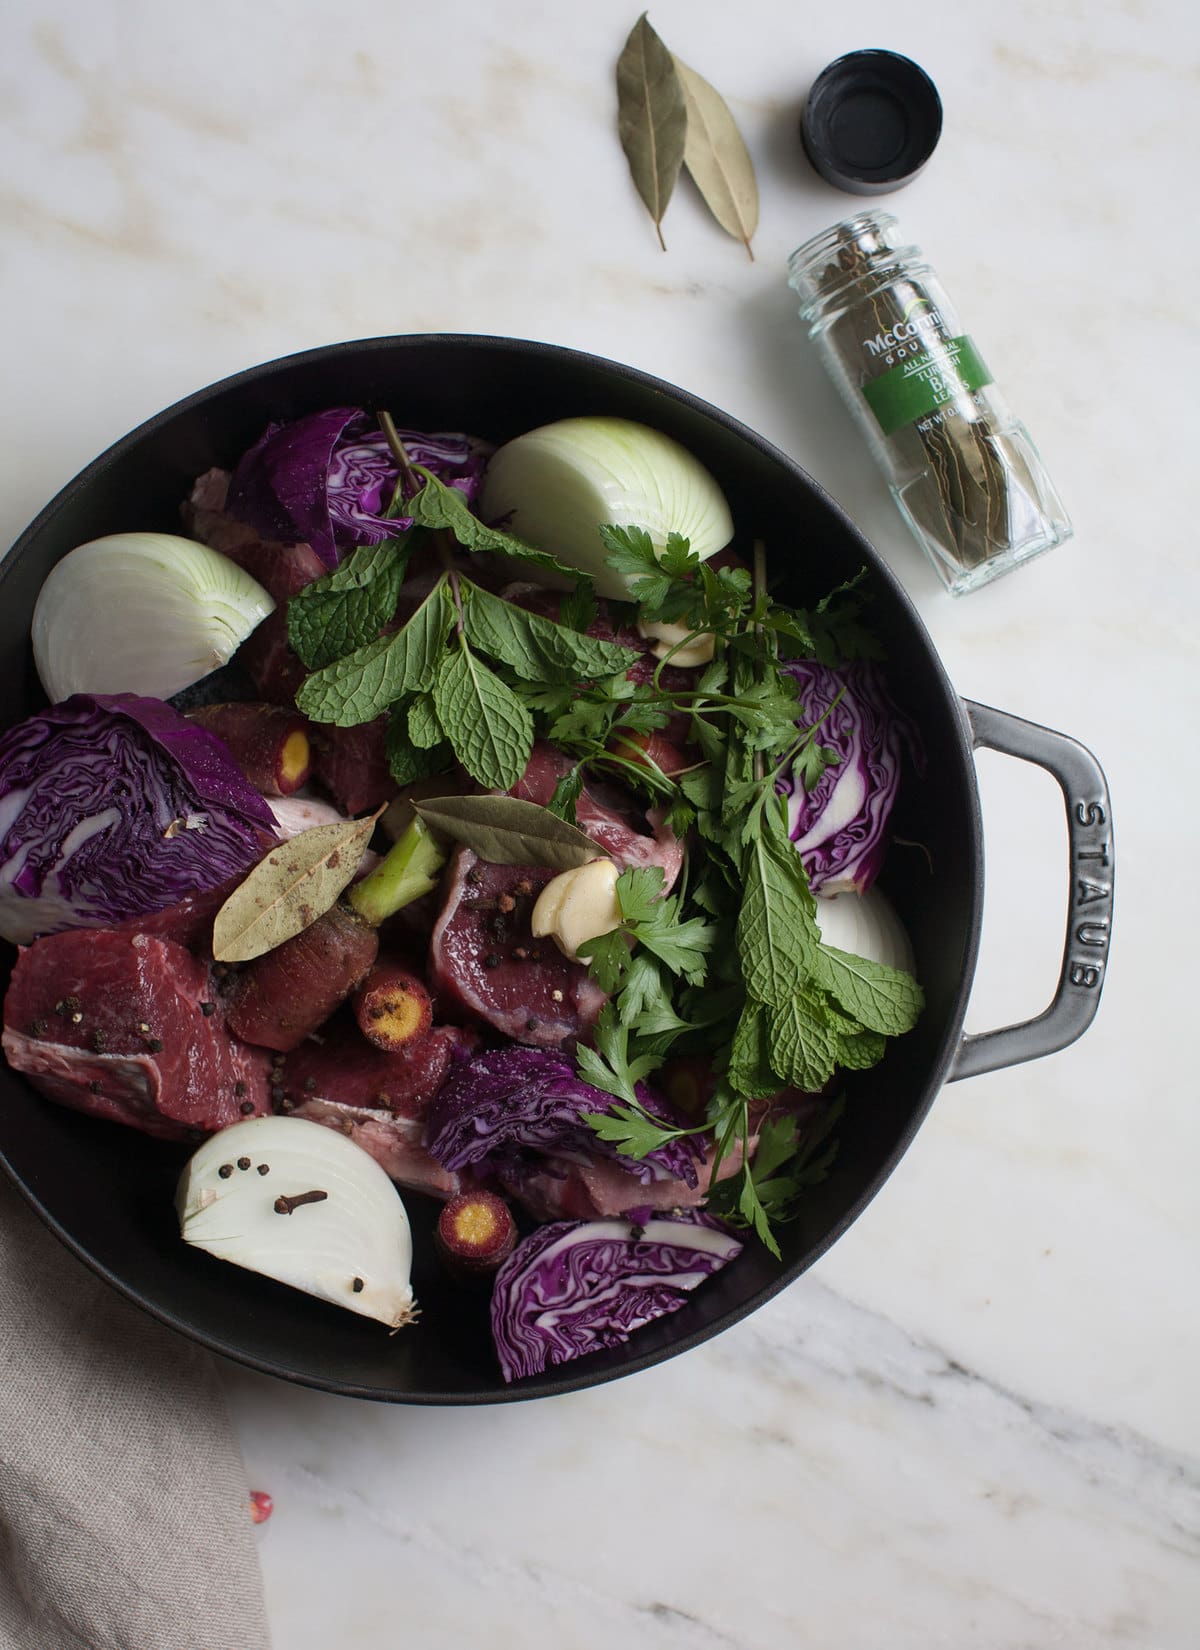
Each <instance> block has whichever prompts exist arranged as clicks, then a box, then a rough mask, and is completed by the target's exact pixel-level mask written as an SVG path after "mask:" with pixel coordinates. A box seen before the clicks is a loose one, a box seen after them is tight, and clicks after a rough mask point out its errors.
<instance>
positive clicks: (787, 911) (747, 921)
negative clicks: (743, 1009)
mask: <svg viewBox="0 0 1200 1650" xmlns="http://www.w3.org/2000/svg"><path fill="white" fill-rule="evenodd" d="M772 818H773V816H772V815H768V816H767V820H766V821H765V822H764V828H763V830H762V831H761V832H760V833H758V834H757V835H756V836H755V838H754V840H753V841H752V842H751V843H750V845H749V847H748V848H747V849H746V851H745V854H744V857H743V862H742V872H743V879H744V884H745V894H744V896H743V899H742V908H741V911H740V912H739V914H738V924H737V945H738V954H739V956H740V957H741V961H742V974H743V976H744V978H745V981H746V989H747V991H749V993H750V995H751V996H752V997H755V998H757V999H758V1001H759V1002H761V1003H766V1004H767V1005H768V1006H771V1007H777V1008H783V1007H784V1006H785V1005H786V1004H787V1003H788V1001H789V1000H790V998H791V996H792V994H793V992H794V991H795V990H796V988H797V986H798V985H800V984H801V983H802V982H803V981H804V979H806V978H807V976H808V974H809V972H810V970H811V969H812V967H813V964H814V960H815V958H816V954H817V952H818V950H819V949H820V933H819V931H818V929H817V919H816V915H815V912H816V905H815V902H814V900H813V896H812V894H811V893H810V892H809V889H808V883H807V881H806V879H805V876H804V868H803V866H802V865H801V863H800V856H799V854H798V853H797V852H796V850H795V848H794V847H793V846H792V844H791V842H790V841H789V840H788V838H787V837H786V836H783V834H782V829H781V827H779V826H778V825H775V824H772V823H771V820H772ZM776 1069H778V1068H776ZM780 1075H782V1073H780ZM817 1086H818V1087H819V1086H820V1085H819V1084H818V1085H817Z"/></svg>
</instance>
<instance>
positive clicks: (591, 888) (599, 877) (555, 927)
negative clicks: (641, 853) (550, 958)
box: [530, 859, 621, 961]
mask: <svg viewBox="0 0 1200 1650" xmlns="http://www.w3.org/2000/svg"><path fill="white" fill-rule="evenodd" d="M620 874H621V873H620V871H619V870H618V869H617V866H616V864H615V863H614V861H613V860H611V859H591V860H589V861H588V863H587V864H586V865H578V866H576V867H575V869H574V870H572V871H560V872H559V873H558V875H557V876H556V877H551V879H550V881H549V882H548V883H547V884H546V886H545V887H544V888H543V889H542V891H541V893H540V894H539V895H538V897H537V903H536V904H535V905H534V907H533V914H532V917H531V919H530V927H531V928H532V931H533V937H534V939H537V940H540V939H546V938H550V939H552V940H553V941H554V943H555V945H557V947H558V949H559V950H560V951H561V952H562V953H563V955H564V956H567V957H570V958H571V959H572V960H573V961H574V960H577V959H578V957H579V947H580V946H581V945H586V944H587V942H588V940H594V939H598V938H599V937H600V935H601V934H611V933H612V931H613V929H614V928H619V927H620V926H621V907H620V906H619V905H618V903H617V878H618V877H619V876H620Z"/></svg>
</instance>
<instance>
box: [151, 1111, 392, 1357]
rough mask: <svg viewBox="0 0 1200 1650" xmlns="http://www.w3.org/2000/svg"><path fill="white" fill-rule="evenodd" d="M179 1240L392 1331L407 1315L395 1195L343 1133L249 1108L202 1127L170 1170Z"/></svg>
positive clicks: (371, 1161)
mask: <svg viewBox="0 0 1200 1650" xmlns="http://www.w3.org/2000/svg"><path fill="white" fill-rule="evenodd" d="M175 1207H176V1210H177V1212H178V1215H179V1231H180V1235H181V1237H182V1238H183V1241H184V1242H185V1243H190V1244H193V1245H194V1246H195V1247H196V1248H198V1249H206V1250H207V1251H208V1253H209V1254H210V1255H216V1256H217V1257H218V1259H220V1260H228V1261H232V1263H233V1264H234V1265H235V1266H244V1267H245V1268H246V1269H247V1270H248V1271H251V1272H261V1273H262V1274H263V1276H264V1277H268V1278H275V1279H277V1281H278V1282H280V1283H286V1284H289V1285H290V1286H291V1287H292V1288H293V1289H302V1290H303V1291H304V1292H305V1293H306V1294H309V1295H316V1296H317V1297H318V1298H319V1299H320V1300H324V1301H330V1302H331V1303H332V1304H333V1305H334V1306H344V1307H345V1308H346V1309H347V1311H350V1312H357V1313H359V1314H360V1315H361V1316H363V1317H365V1318H377V1319H378V1320H379V1322H380V1323H385V1324H387V1325H388V1327H389V1328H390V1329H400V1328H402V1327H403V1326H404V1325H405V1324H409V1323H411V1322H412V1321H413V1319H414V1317H415V1316H416V1305H415V1303H414V1301H413V1292H412V1284H411V1282H410V1272H411V1268H412V1235H411V1233H410V1231H409V1225H408V1215H407V1213H406V1211H405V1208H404V1204H403V1203H402V1202H401V1200H400V1194H399V1192H397V1190H396V1188H395V1186H393V1184H392V1182H391V1181H390V1180H389V1179H388V1177H387V1175H386V1174H385V1173H384V1171H383V1170H382V1169H381V1168H380V1167H379V1165H378V1163H376V1162H375V1160H374V1158H372V1157H369V1156H368V1155H367V1153H366V1152H365V1151H363V1150H362V1148H361V1147H360V1146H356V1145H355V1144H354V1143H353V1141H351V1140H348V1139H347V1138H346V1137H345V1136H344V1135H341V1134H335V1133H334V1132H333V1131H332V1130H330V1129H326V1128H322V1127H321V1125H320V1124H319V1123H308V1122H305V1121H303V1120H302V1119H301V1118H298V1117H254V1118H249V1119H247V1121H246V1122H245V1123H235V1124H233V1126H232V1127H231V1128H228V1129H221V1130H220V1131H219V1132H218V1133H217V1134H214V1135H212V1136H211V1137H210V1138H209V1139H208V1140H206V1141H205V1142H204V1144H203V1145H202V1146H201V1147H200V1148H199V1150H198V1151H197V1152H196V1153H195V1154H194V1155H193V1157H192V1158H191V1159H190V1160H189V1162H188V1164H187V1166H186V1168H185V1169H184V1171H183V1174H182V1175H181V1176H180V1180H179V1189H178V1192H177V1193H176V1198H175Z"/></svg>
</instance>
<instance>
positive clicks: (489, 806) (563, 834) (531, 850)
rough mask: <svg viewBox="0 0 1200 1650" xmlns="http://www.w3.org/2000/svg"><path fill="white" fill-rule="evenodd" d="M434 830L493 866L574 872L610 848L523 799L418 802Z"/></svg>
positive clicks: (415, 803) (446, 798) (442, 798)
mask: <svg viewBox="0 0 1200 1650" xmlns="http://www.w3.org/2000/svg"><path fill="white" fill-rule="evenodd" d="M413 807H414V808H415V809H416V811H417V812H418V813H419V814H420V816H421V818H422V819H423V820H424V821H425V823H426V824H427V825H428V826H429V828H430V830H431V831H437V832H440V833H441V835H442V836H449V837H453V838H454V840H455V841H456V842H462V843H465V844H466V846H467V847H468V848H470V849H471V850H472V851H473V852H474V853H476V854H478V855H479V857H480V859H484V860H487V862H488V863H489V864H490V865H545V866H548V867H549V868H550V869H551V870H554V871H573V870H574V869H575V868H576V867H577V866H579V865H586V864H587V863H588V861H589V860H593V859H599V858H602V857H603V855H604V849H603V848H601V847H599V846H598V845H597V844H596V843H595V842H593V841H592V839H591V838H590V837H588V836H585V835H584V834H583V832H582V831H580V830H578V829H576V827H575V826H574V825H568V823H567V821H566V820H565V819H559V818H558V817H557V816H556V815H554V814H552V813H550V812H549V811H548V810H547V809H545V808H540V807H539V806H538V805H537V803H536V802H525V801H522V799H521V798H520V797H517V796H439V797H434V798H431V799H430V800H429V801H419V800H416V799H414V800H413Z"/></svg>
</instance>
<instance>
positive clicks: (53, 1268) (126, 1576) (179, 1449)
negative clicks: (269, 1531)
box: [0, 1173, 270, 1650]
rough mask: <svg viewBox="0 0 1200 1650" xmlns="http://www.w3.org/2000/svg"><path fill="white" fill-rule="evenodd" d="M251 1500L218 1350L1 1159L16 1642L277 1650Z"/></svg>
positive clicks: (5, 1458) (4, 1385)
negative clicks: (131, 1280)
mask: <svg viewBox="0 0 1200 1650" xmlns="http://www.w3.org/2000/svg"><path fill="white" fill-rule="evenodd" d="M248 1502H249V1497H248V1490H247V1485H246V1475H245V1470H244V1468H243V1466H242V1460H241V1455H240V1454H239V1451H238V1447H237V1442H236V1440H235V1438H234V1436H233V1432H232V1430H231V1428H230V1424H229V1417H228V1415H227V1414H226V1411H225V1405H224V1400H223V1398H222V1394H221V1390H220V1385H219V1382H218V1378H217V1370H216V1365H215V1363H214V1361H213V1359H212V1358H211V1357H210V1356H209V1355H208V1354H207V1353H206V1352H203V1351H202V1350H201V1349H200V1348H199V1347H197V1346H194V1345H193V1344H192V1343H191V1342H190V1341H186V1340H184V1339H183V1338H182V1337H181V1336H178V1335H175V1334H173V1333H172V1332H171V1331H170V1330H168V1329H165V1328H163V1327H162V1325H161V1324H158V1323H155V1322H154V1321H153V1320H152V1319H150V1318H148V1317H146V1316H145V1315H144V1314H143V1313H141V1312H139V1311H137V1309H136V1308H134V1307H132V1306H130V1305H129V1304H128V1303H127V1302H126V1301H124V1300H122V1299H121V1298H120V1297H119V1296H117V1295H116V1294H115V1293H114V1292H113V1291H112V1290H111V1289H109V1288H108V1287H107V1285H105V1284H103V1283H101V1282H100V1280H99V1279H98V1278H95V1277H93V1275H92V1274H91V1272H89V1271H88V1270H87V1268H86V1267H85V1266H83V1265H82V1264H81V1263H80V1262H79V1261H77V1260H76V1259H75V1258H74V1257H73V1256H72V1255H70V1254H68V1252H67V1251H66V1250H65V1249H64V1248H63V1247H62V1245H61V1244H60V1243H59V1242H58V1241H57V1239H56V1238H54V1237H53V1236H52V1235H51V1234H50V1233H49V1232H48V1231H47V1230H46V1229H45V1228H44V1227H43V1226H42V1224H41V1223H40V1222H39V1221H38V1220H37V1219H36V1218H35V1216H34V1215H33V1214H32V1213H31V1212H30V1211H29V1209H27V1208H26V1207H25V1205H24V1203H23V1202H22V1201H21V1199H20V1198H19V1197H18V1195H17V1194H16V1192H14V1190H13V1189H12V1187H11V1186H10V1185H9V1183H8V1181H7V1180H6V1179H5V1178H4V1175H3V1173H0V1650H266V1647H267V1646H269V1643H270V1635H269V1633H268V1631H267V1624H266V1615H265V1611H264V1608H263V1598H262V1581H261V1577H260V1575H259V1568H258V1557H257V1553H256V1551H255V1536H254V1529H253V1525H252V1524H251V1521H250V1513H249V1504H248Z"/></svg>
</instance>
